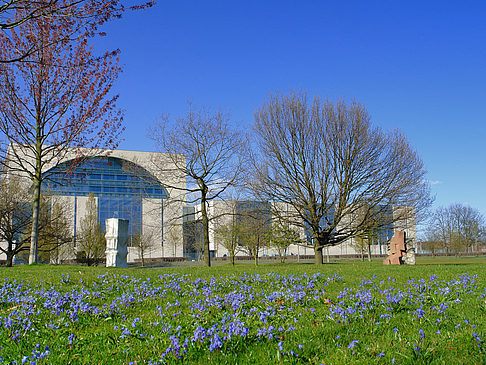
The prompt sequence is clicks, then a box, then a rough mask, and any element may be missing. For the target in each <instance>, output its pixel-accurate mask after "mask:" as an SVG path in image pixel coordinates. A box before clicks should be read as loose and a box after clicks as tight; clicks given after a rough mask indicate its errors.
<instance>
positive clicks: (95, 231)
mask: <svg viewBox="0 0 486 365" xmlns="http://www.w3.org/2000/svg"><path fill="white" fill-rule="evenodd" d="M76 249H77V251H78V253H79V254H80V257H81V258H82V259H85V260H86V263H87V265H88V266H91V265H96V264H97V262H98V261H99V260H100V259H102V258H103V257H104V256H105V250H106V239H105V235H104V233H103V230H102V228H101V224H100V223H99V221H98V209H97V207H96V198H95V196H94V195H93V194H92V193H91V194H90V195H89V197H88V200H87V202H86V215H85V216H84V217H83V218H82V219H81V224H80V229H79V234H78V237H77V238H76Z"/></svg>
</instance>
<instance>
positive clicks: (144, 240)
mask: <svg viewBox="0 0 486 365" xmlns="http://www.w3.org/2000/svg"><path fill="white" fill-rule="evenodd" d="M132 246H133V247H136V248H137V250H138V256H139V257H140V259H141V261H142V267H144V266H145V256H146V254H147V252H148V251H149V250H150V249H151V248H152V247H153V246H154V235H153V234H152V232H150V233H149V232H136V233H134V234H133V235H132Z"/></svg>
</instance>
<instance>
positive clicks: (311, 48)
mask: <svg viewBox="0 0 486 365" xmlns="http://www.w3.org/2000/svg"><path fill="white" fill-rule="evenodd" d="M485 19H486V2H484V1H390V0H383V1H370V0H367V1H304V0H301V1H283V0H281V1H262V0H260V1H253V0H245V1H228V0H226V1H211V0H207V1H195V0H193V1H186V0H178V1H162V0H159V1H158V4H157V5H156V6H155V7H153V8H151V9H148V10H145V11H140V12H128V13H126V14H125V16H124V17H123V18H122V19H121V20H119V21H116V22H114V23H111V24H110V25H109V26H108V27H106V31H107V32H108V35H107V37H104V38H103V39H102V40H101V41H98V43H97V46H98V47H100V49H106V48H108V49H112V48H120V49H121V51H122V54H121V57H122V58H121V59H122V63H123V64H124V65H125V67H124V72H123V74H122V75H121V76H120V78H119V80H118V82H117V84H116V90H117V91H118V92H119V93H120V95H121V97H120V102H119V105H120V106H121V107H122V108H124V109H125V110H126V114H125V123H126V132H125V134H124V138H125V140H124V141H123V142H122V143H121V145H120V148H122V149H130V150H131V149H133V150H153V149H154V146H153V145H152V142H151V141H150V139H149V138H148V137H147V128H148V127H149V126H150V125H151V124H152V123H153V121H154V120H155V119H157V117H158V116H159V115H161V114H165V113H170V114H171V115H173V116H177V115H180V114H182V113H183V112H184V111H185V110H186V109H187V102H188V101H189V100H192V101H193V103H194V104H196V105H199V106H201V105H206V106H209V107H210V108H212V109H223V110H225V111H228V112H230V113H231V115H232V119H233V121H234V123H235V124H237V125H239V126H241V127H243V128H245V127H247V126H250V125H251V124H252V122H253V114H254V111H255V109H256V108H257V107H258V106H259V105H260V104H261V103H262V102H263V100H264V99H265V98H266V97H267V96H268V95H269V93H270V92H274V91H281V92H287V91H288V90H289V89H291V88H297V89H303V90H306V91H308V93H309V94H318V95H320V96H323V97H329V98H331V99H337V98H344V99H347V100H349V99H352V98H354V99H356V100H358V101H360V102H361V103H363V104H364V105H365V106H366V107H367V109H368V111H369V112H370V114H371V116H372V119H373V121H374V123H375V124H377V125H379V126H381V127H383V128H384V129H387V130H391V129H396V128H398V129H400V130H402V131H403V132H404V133H405V134H406V135H407V137H408V139H409V141H410V143H411V144H412V145H413V146H414V147H415V148H416V149H417V151H418V152H419V154H420V155H421V156H422V158H423V160H424V162H425V165H426V169H427V171H428V179H429V180H430V181H431V182H432V184H433V185H432V191H433V193H434V194H435V195H436V203H435V206H440V205H448V204H451V203H454V202H460V203H466V204H469V205H471V206H472V207H474V208H477V209H479V210H480V211H481V212H482V213H483V215H486V194H485V192H486V191H485V190H486V189H485V183H484V181H485V180H486V169H485V167H486V166H485V157H486V151H485V145H484V142H483V141H484V138H485V136H486V123H485V122H486V21H485Z"/></svg>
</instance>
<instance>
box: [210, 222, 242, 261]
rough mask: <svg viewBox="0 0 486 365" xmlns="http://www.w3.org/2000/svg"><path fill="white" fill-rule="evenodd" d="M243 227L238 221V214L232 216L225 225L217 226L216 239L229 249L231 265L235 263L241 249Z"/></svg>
mask: <svg viewBox="0 0 486 365" xmlns="http://www.w3.org/2000/svg"><path fill="white" fill-rule="evenodd" d="M240 234H241V229H240V227H239V226H238V225H237V223H236V216H232V217H231V219H230V221H229V222H227V224H225V225H220V226H218V227H217V228H216V231H215V235H216V239H217V240H218V241H219V242H220V243H221V245H222V246H223V247H224V248H225V249H226V250H227V251H228V254H229V257H230V262H231V265H233V266H234V265H235V256H236V254H237V253H238V251H239V250H240V245H239V237H240Z"/></svg>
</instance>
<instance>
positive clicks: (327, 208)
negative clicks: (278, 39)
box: [253, 92, 431, 264]
mask: <svg viewBox="0 0 486 365" xmlns="http://www.w3.org/2000/svg"><path fill="white" fill-rule="evenodd" d="M255 130H256V136H257V145H258V152H257V153H256V154H255V156H256V157H255V160H256V161H255V162H254V170H255V180H254V183H253V186H254V189H255V190H256V191H257V193H258V194H259V196H260V199H261V200H264V201H272V202H281V203H285V204H288V205H289V206H291V207H292V211H294V212H295V216H294V217H293V224H295V225H300V226H301V227H303V228H305V229H306V230H308V231H310V233H311V236H312V243H311V246H312V247H313V248H314V252H315V262H316V263H317V264H321V263H322V262H323V260H322V258H323V255H322V249H323V248H324V247H329V246H333V245H337V244H339V243H341V242H343V241H344V240H347V239H349V238H351V237H355V236H358V235H360V234H362V233H363V232H366V231H367V230H368V229H369V227H376V228H380V227H382V226H387V225H389V224H390V222H393V221H396V220H400V219H402V217H400V216H399V214H394V213H393V214H391V213H390V209H392V207H395V206H406V207H410V208H411V209H414V210H415V212H416V214H419V213H420V212H421V211H422V210H424V209H425V208H427V207H428V206H429V205H430V203H431V200H430V193H429V187H428V185H427V184H426V183H425V182H424V181H425V180H424V176H425V170H424V169H423V163H422V160H421V159H420V158H419V156H418V154H417V153H416V152H415V151H414V150H413V149H412V148H411V147H410V145H409V143H408V142H407V140H406V138H405V137H404V136H403V135H402V134H401V133H400V132H399V131H393V132H391V133H387V132H384V131H382V130H381V129H380V128H377V127H373V126H372V124H371V120H370V116H369V114H368V112H367V111H366V109H365V107H364V106H363V105H361V104H359V103H357V102H354V101H353V102H351V103H349V104H347V103H345V102H344V101H338V102H336V103H333V102H331V101H329V100H324V101H323V100H321V99H320V98H319V97H314V99H313V101H312V102H308V100H307V95H306V94H305V93H298V92H291V93H290V94H288V95H278V94H277V95H271V96H270V97H269V98H268V99H267V101H266V102H265V103H264V104H263V105H262V106H261V107H260V108H259V109H258V110H257V112H256V113H255Z"/></svg>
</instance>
